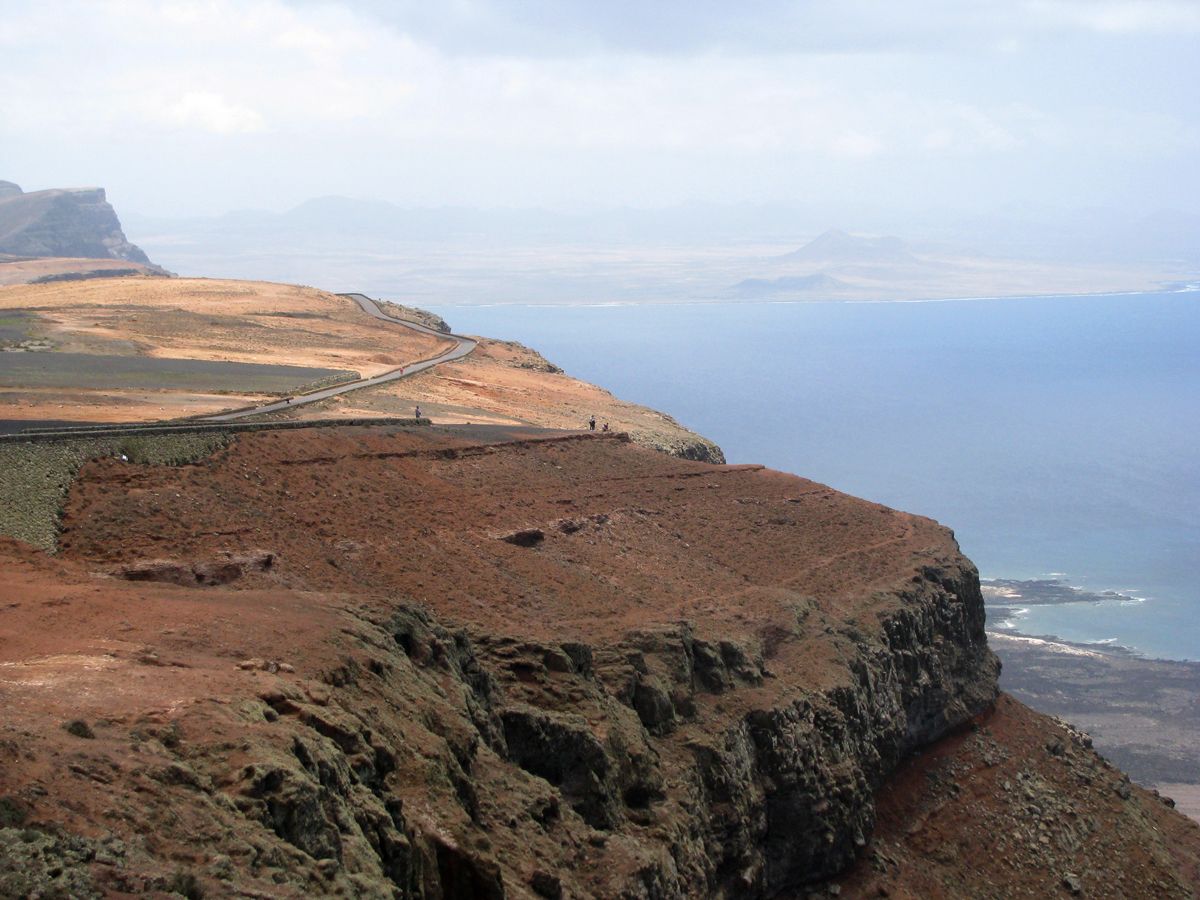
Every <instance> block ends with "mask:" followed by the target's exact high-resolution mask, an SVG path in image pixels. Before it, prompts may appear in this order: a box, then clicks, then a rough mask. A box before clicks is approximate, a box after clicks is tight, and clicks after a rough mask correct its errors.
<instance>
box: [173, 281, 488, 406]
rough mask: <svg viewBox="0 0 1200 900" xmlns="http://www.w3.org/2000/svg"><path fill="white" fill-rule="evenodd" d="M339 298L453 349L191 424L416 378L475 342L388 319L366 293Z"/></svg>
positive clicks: (461, 354) (466, 350) (464, 352)
mask: <svg viewBox="0 0 1200 900" xmlns="http://www.w3.org/2000/svg"><path fill="white" fill-rule="evenodd" d="M338 296H339V297H345V298H347V299H348V300H353V301H354V302H355V303H357V304H358V305H359V307H360V308H361V309H362V311H363V312H365V313H366V314H367V315H370V316H374V317H375V318H376V319H380V320H382V321H384V322H392V323H393V324H396V325H403V326H404V327H405V328H411V329H412V330H413V331H419V332H421V333H423V334H428V335H433V336H434V337H438V338H445V339H448V340H451V341H454V346H453V347H450V348H449V349H447V350H443V351H442V352H441V353H439V354H437V356H431V357H429V358H428V359H422V360H418V361H417V362H413V363H409V364H408V365H406V366H401V367H400V368H398V369H392V371H390V372H384V373H383V374H382V375H375V376H373V377H371V378H360V379H359V380H358V381H351V382H348V383H346V384H339V385H335V386H333V387H328V388H322V389H321V390H318V391H313V392H311V393H308V394H300V395H298V396H295V397H291V398H289V399H287V400H274V401H272V402H271V403H264V404H263V405H262V406H251V407H248V408H246V409H238V410H234V411H233V412H226V413H218V414H217V415H213V416H197V417H196V418H195V419H194V420H193V421H197V422H232V421H234V420H236V419H245V418H247V417H249V416H259V415H262V414H263V413H272V412H279V411H280V410H285V409H295V408H296V407H297V406H304V405H306V404H308V403H316V402H317V401H318V400H327V399H329V398H330V397H336V396H338V395H339V394H345V393H348V392H350V391H357V390H359V389H360V388H367V387H375V386H376V385H378V384H387V383H388V382H389V381H397V380H399V379H401V378H406V377H408V376H409V375H416V374H417V373H418V372H424V371H425V370H426V369H432V368H433V367H434V366H436V365H440V364H441V363H444V362H450V361H451V360H454V359H462V358H463V357H464V356H466V355H467V354H468V353H470V352H471V351H472V350H474V349H475V347H476V346H477V345H478V341H474V340H472V339H471V338H468V337H462V336H461V335H457V334H445V333H443V332H441V331H438V330H436V329H434V328H427V327H426V326H424V325H418V324H417V323H416V322H410V321H408V320H407V319H399V318H396V316H389V315H388V314H387V313H385V312H384V311H383V310H381V309H380V308H379V304H377V303H376V302H375V301H374V300H372V299H371V298H370V297H368V296H367V295H366V294H358V293H353V294H338Z"/></svg>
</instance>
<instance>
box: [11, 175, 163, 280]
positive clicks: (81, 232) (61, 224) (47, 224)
mask: <svg viewBox="0 0 1200 900" xmlns="http://www.w3.org/2000/svg"><path fill="white" fill-rule="evenodd" d="M0 253H3V254H9V255H12V256H24V257H84V258H96V259H123V260H128V261H129V262H136V263H145V264H149V262H150V260H149V259H148V258H147V257H146V254H145V253H143V252H142V251H141V249H140V248H138V247H136V246H134V245H133V244H131V243H130V242H129V241H128V240H127V239H126V237H125V233H124V232H123V231H122V230H121V223H120V221H119V220H118V219H117V214H116V212H115V211H114V210H113V208H112V205H111V204H109V202H108V200H107V199H106V197H105V195H104V189H103V188H73V189H55V190H47V191H34V192H32V193H28V194H26V193H24V192H22V191H21V189H20V188H19V187H18V186H17V185H15V184H13V183H12V182H0Z"/></svg>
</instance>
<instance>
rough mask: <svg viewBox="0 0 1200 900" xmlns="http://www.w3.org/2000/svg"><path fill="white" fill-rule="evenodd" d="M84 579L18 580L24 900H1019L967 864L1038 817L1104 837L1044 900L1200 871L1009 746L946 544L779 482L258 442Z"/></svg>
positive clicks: (4, 549) (163, 474) (14, 668)
mask: <svg viewBox="0 0 1200 900" xmlns="http://www.w3.org/2000/svg"><path fill="white" fill-rule="evenodd" d="M143 440H151V439H149V438H146V439H143ZM59 551H60V552H59V554H58V556H57V558H53V557H47V556H44V555H42V554H39V553H35V552H33V551H30V550H28V549H25V548H22V547H21V546H20V545H16V544H6V545H3V546H0V555H2V556H3V558H4V563H5V564H4V565H3V566H2V567H0V590H2V593H3V596H5V597H6V598H8V604H9V605H7V606H6V607H4V608H3V610H2V611H0V615H3V616H5V617H6V618H5V622H6V625H7V626H8V627H7V629H6V632H7V634H9V635H11V637H9V638H8V639H6V640H5V642H4V643H0V665H2V666H3V673H4V674H3V680H2V681H0V692H2V694H3V701H4V704H5V709H6V717H5V722H4V724H3V729H4V733H3V735H2V736H0V737H2V739H3V740H2V742H0V747H2V748H3V753H4V754H5V757H4V759H5V765H4V766H3V767H0V812H2V814H3V816H4V817H5V819H4V820H3V821H0V825H3V824H6V823H7V824H9V825H11V826H12V827H9V828H6V829H2V830H0V841H2V842H3V844H2V845H0V846H3V852H0V860H3V862H0V893H3V889H8V890H9V891H14V890H16V891H17V892H18V893H19V891H20V890H28V889H29V888H30V886H34V887H37V888H40V889H46V888H48V887H50V886H57V887H61V888H63V889H64V890H67V891H68V892H70V893H71V895H72V896H89V895H90V893H89V892H92V893H98V892H100V891H128V892H136V891H150V890H174V891H176V892H178V893H182V894H184V895H185V896H190V897H195V896H235V895H241V896H271V897H300V896H312V895H335V894H340V895H343V896H358V897H445V898H460V897H461V898H467V897H535V896H541V897H647V898H650V897H654V898H660V897H661V898H667V897H697V896H712V897H772V896H792V895H794V894H795V893H796V892H798V891H799V892H801V894H802V893H803V892H804V891H805V890H807V888H808V886H811V885H819V884H824V883H825V882H826V881H827V880H828V879H834V881H833V882H830V884H831V885H832V888H831V889H840V886H841V885H845V888H846V891H847V893H848V894H850V895H855V894H856V893H862V894H871V895H876V894H882V893H886V892H891V893H892V894H893V895H894V896H906V895H908V896H934V895H937V891H947V890H948V891H949V893H943V895H944V896H955V895H957V896H1005V895H1006V893H1005V890H1004V887H1003V882H997V881H995V880H994V879H995V877H996V876H995V872H994V866H992V865H990V864H987V865H980V866H975V865H974V864H973V862H972V861H971V860H970V859H968V858H965V857H964V856H962V855H961V854H963V853H965V850H964V849H963V848H964V847H965V846H966V844H965V843H962V842H966V841H968V840H970V841H975V842H976V844H977V845H979V852H981V853H986V852H987V851H986V846H987V840H988V838H989V837H992V838H994V837H995V836H1000V838H1001V840H1005V841H1007V840H1013V841H1017V840H1020V841H1024V840H1025V839H1026V838H1025V832H1026V829H1027V826H1028V822H1027V821H1026V820H1027V817H1028V813H1027V811H1026V804H1034V803H1036V804H1039V809H1040V811H1039V819H1042V818H1044V819H1045V820H1046V821H1051V817H1054V816H1060V815H1061V816H1062V817H1063V821H1064V823H1065V822H1066V821H1067V817H1068V810H1069V809H1070V810H1078V811H1079V815H1081V816H1082V819H1081V821H1082V822H1083V823H1084V824H1082V825H1081V826H1080V827H1079V828H1077V829H1075V830H1074V831H1071V832H1070V834H1071V835H1072V840H1073V841H1074V843H1073V844H1069V843H1062V844H1061V845H1060V843H1059V839H1060V837H1059V834H1058V832H1057V831H1051V832H1046V833H1047V834H1050V835H1052V839H1053V840H1054V841H1055V843H1054V845H1053V846H1052V847H1051V846H1050V845H1049V843H1047V845H1046V846H1045V850H1044V852H1042V855H1041V856H1038V855H1037V852H1041V851H1040V850H1039V849H1038V848H1042V847H1043V845H1042V844H1040V842H1039V841H1038V834H1036V833H1035V834H1033V835H1032V836H1031V837H1030V839H1031V840H1032V841H1033V843H1034V845H1035V847H1034V849H1033V850H1030V851H1029V852H1028V853H1026V852H1024V851H1023V850H1022V851H1021V852H1022V854H1023V855H1018V854H1017V852H1016V850H1015V849H1014V854H1013V856H1012V859H1014V860H1020V861H1021V864H1022V866H1023V867H1024V869H1023V872H1022V876H1021V877H1022V878H1024V879H1025V881H1024V882H1021V883H1022V884H1028V885H1030V886H1031V888H1030V889H1031V890H1035V891H1038V892H1039V895H1043V896H1044V895H1045V894H1047V893H1049V892H1051V891H1055V890H1063V889H1064V888H1063V887H1062V884H1063V880H1064V877H1065V874H1070V875H1071V877H1072V878H1073V879H1076V880H1077V881H1079V884H1080V885H1081V887H1080V889H1081V890H1082V889H1083V888H1084V887H1086V889H1087V891H1088V894H1089V896H1104V895H1105V894H1106V891H1107V893H1108V894H1110V895H1113V894H1114V891H1113V890H1107V889H1108V888H1109V887H1112V888H1113V889H1114V890H1115V888H1116V887H1117V886H1120V885H1128V884H1131V883H1134V882H1133V881H1131V879H1135V880H1136V879H1140V880H1141V883H1146V884H1154V885H1157V886H1158V888H1157V890H1158V893H1159V895H1161V896H1186V895H1187V893H1186V892H1187V890H1188V888H1187V885H1188V881H1187V878H1188V877H1189V873H1191V875H1192V876H1194V873H1195V863H1196V860H1197V859H1198V858H1200V852H1198V848H1200V840H1197V838H1196V834H1195V829H1194V827H1192V830H1191V831H1188V830H1187V829H1188V827H1189V826H1188V824H1187V823H1186V821H1185V820H1183V819H1182V818H1181V817H1179V816H1177V815H1175V814H1174V813H1173V812H1171V811H1170V810H1168V809H1167V808H1166V807H1165V806H1163V805H1162V804H1160V803H1158V802H1157V801H1156V800H1154V799H1153V798H1152V797H1150V795H1147V794H1144V792H1141V791H1139V790H1138V789H1137V788H1133V787H1132V786H1129V785H1128V784H1127V783H1126V782H1124V781H1123V780H1121V779H1120V777H1119V773H1113V772H1112V771H1111V770H1109V769H1106V768H1105V767H1104V766H1103V764H1102V763H1101V762H1100V761H1099V760H1098V759H1097V758H1096V757H1095V756H1094V754H1092V753H1091V751H1090V750H1088V749H1087V747H1086V746H1085V744H1084V742H1083V739H1082V738H1080V737H1079V736H1074V735H1071V734H1069V733H1068V732H1065V731H1063V730H1062V729H1061V728H1060V727H1059V726H1056V725H1053V724H1052V723H1050V722H1049V721H1048V720H1045V719H1043V718H1041V717H1038V716H1036V715H1035V714H1032V713H1029V712H1028V711H1021V710H1020V709H1019V707H1017V705H1015V704H1012V703H1011V701H1004V703H1002V704H1001V706H1000V708H999V709H998V710H997V711H995V712H993V711H992V710H993V704H994V701H995V700H996V697H997V690H996V676H997V664H996V661H995V658H994V657H993V656H992V654H991V652H990V651H989V650H988V649H987V646H986V643H985V640H984V634H983V606H982V600H981V597H980V593H979V586H978V580H977V577H976V573H975V570H974V567H973V566H972V565H971V564H970V562H969V561H967V560H966V559H965V558H963V557H962V555H961V554H960V553H959V551H958V548H957V546H956V545H955V543H954V540H953V537H952V535H951V534H950V532H948V531H947V530H946V529H944V528H942V527H941V526H939V525H937V524H936V523H934V522H932V521H930V520H928V519H923V518H920V517H917V516H911V515H907V514H904V513H900V512H897V511H895V510H890V509H887V508H885V507H882V506H878V505H876V504H872V503H868V502H865V501H861V500H856V499H854V498H850V497H846V496H845V495H842V494H839V493H837V492H836V491H833V490H831V489H829V488H826V487H824V486H822V485H818V484H814V483H812V482H809V481H805V480H803V479H800V478H796V477H793V476H787V475H783V474H780V473H776V472H771V471H769V470H765V469H762V468H761V467H756V466H718V465H710V464H705V463H696V462H689V461H686V460H681V459H676V458H672V457H669V456H666V455H664V454H661V453H654V452H651V451H649V450H645V449H642V448H638V447H636V446H633V445H631V444H630V443H628V442H627V441H626V440H624V439H622V438H621V437H619V436H616V435H595V436H593V435H574V436H570V437H546V436H544V435H541V434H539V433H538V432H536V431H534V430H528V429H526V430H522V429H519V428H509V429H494V428H493V429H481V428H478V427H473V428H460V429H452V428H447V429H436V430H435V429H420V428H418V429H413V428H409V429H404V428H396V427H375V428H351V427H346V428H315V429H306V430H302V431H294V432H289V433H282V432H275V433H269V432H264V433H257V434H243V435H239V436H237V437H236V438H234V439H232V441H231V442H230V443H229V445H228V446H227V447H226V448H225V449H223V450H219V451H217V452H216V453H215V454H214V455H212V456H210V457H207V458H198V459H197V460H193V461H192V462H190V463H186V464H183V465H178V466H158V465H148V464H132V463H125V462H122V461H120V460H118V459H113V458H107V459H100V460H96V461H93V462H91V463H88V464H86V465H85V466H84V467H83V468H82V469H81V470H80V473H79V476H78V478H77V479H76V482H75V484H74V486H73V487H72V490H71V493H70V495H69V497H68V500H67V504H66V508H65V510H64V516H63V523H62V533H61V538H60V542H59ZM98 576H99V577H98ZM83 622H86V623H87V625H86V628H81V627H79V624H80V623H83ZM972 723H973V724H974V726H975V727H976V728H978V729H979V730H978V731H971V730H970V726H971V725H972ZM1006 723H1007V724H1006ZM1012 723H1016V725H1013V724H1012ZM1018 726H1019V727H1018ZM1022 741H1024V743H1021V742H1022ZM1031 747H1032V748H1034V749H1036V750H1037V753H1033V752H1031V750H1030V748H1031ZM917 751H924V752H922V754H921V756H919V757H918V758H917V760H916V762H913V761H911V760H909V757H910V756H911V755H912V754H913V753H915V752H917ZM1039 754H1040V755H1039ZM906 760H909V761H906ZM921 765H925V769H924V770H919V771H918V772H917V774H913V767H914V766H918V767H919V766H921ZM1006 767H1008V768H1011V769H1013V770H1014V774H1012V776H1011V778H1012V779H1013V780H1014V785H1015V786H1012V787H1011V793H1010V794H1006V795H1005V796H1006V798H1008V799H1006V801H1005V802H1003V803H1001V802H998V801H996V800H995V799H994V798H992V797H991V795H990V794H985V793H984V792H983V789H982V788H981V787H980V788H979V791H980V793H979V794H978V796H976V795H975V793H974V791H975V790H976V789H977V786H978V785H980V784H982V783H983V782H984V781H985V780H986V779H988V778H991V779H993V780H995V779H997V778H998V777H1000V776H999V774H998V773H1000V772H1002V771H1004V772H1007V769H1006ZM1016 770H1019V771H1020V776H1019V779H1018V775H1017V774H1016ZM1051 770H1053V771H1051ZM929 772H933V773H934V775H933V776H930V775H929V774H928V773H929ZM1085 776H1086V782H1085ZM1003 777H1009V776H1008V775H1007V774H1006V775H1005V776H1003ZM951 783H953V784H954V788H953V790H952V789H951V787H950V785H951ZM991 789H992V788H991V787H990V786H989V787H988V790H991ZM995 789H996V790H997V791H999V790H1000V788H999V787H996V788H995ZM1006 790H1009V789H1008V788H1006ZM1009 800H1011V803H1010V802H1008V801H1009ZM956 804H959V805H956ZM1101 806H1103V807H1104V811H1103V815H1102V814H1101V812H1100V811H1099V810H1100V807H1101ZM954 816H957V817H958V818H957V819H955V818H954ZM972 817H973V818H972ZM1092 819H1094V820H1095V822H1094V823H1092V825H1091V826H1089V825H1088V824H1087V823H1089V822H1091V821H1092ZM1054 821H1058V820H1057V819H1055V820H1054ZM918 823H920V824H919V825H918ZM1181 823H1182V824H1181ZM951 825H953V827H954V828H955V829H956V830H955V831H954V832H953V833H954V834H961V835H962V842H960V843H958V844H955V845H954V846H955V847H956V849H955V850H954V852H953V854H952V855H947V854H946V853H943V849H942V847H941V845H940V844H939V843H936V842H935V843H932V844H931V843H929V842H928V841H927V840H926V839H927V837H928V835H929V834H930V833H933V832H934V831H935V829H938V828H946V829H949V828H950V827H951ZM909 826H917V827H916V828H915V830H914V829H911V828H910V827H909ZM1107 826H1111V827H1107ZM921 828H924V829H925V831H924V832H923V833H922V832H921ZM1064 828H1065V824H1064ZM1089 828H1090V830H1089ZM939 833H947V834H948V833H950V832H948V831H947V832H939ZM1064 833H1065V832H1064ZM1010 836H1011V837H1010ZM981 842H982V843H981ZM1023 846H1024V845H1023V844H1022V847H1023ZM1072 848H1073V849H1072ZM1168 848H1169V849H1168ZM1118 849H1119V850H1121V851H1122V854H1123V855H1122V854H1118V853H1117V852H1114V851H1115V850H1118ZM923 853H924V854H930V855H931V856H932V857H936V858H937V859H940V862H937V863H936V864H934V863H932V862H931V863H930V864H928V865H925V864H923V863H922V854H923ZM1130 860H1133V861H1130ZM1064 867H1066V868H1064ZM1189 867H1191V868H1189ZM6 879H7V880H6ZM989 879H991V880H989ZM1105 879H1108V880H1107V881H1106V880H1105ZM1011 883H1012V884H1016V883H1017V882H1016V881H1012V882H1011ZM1075 883H1076V882H1075V881H1072V882H1071V884H1075ZM989 884H991V893H989V891H988V885H989ZM997 885H999V887H997ZM14 886H15V888H14ZM948 886H949V887H948ZM934 889H936V890H934ZM921 890H924V891H925V892H924V893H921ZM906 892H907V893H906Z"/></svg>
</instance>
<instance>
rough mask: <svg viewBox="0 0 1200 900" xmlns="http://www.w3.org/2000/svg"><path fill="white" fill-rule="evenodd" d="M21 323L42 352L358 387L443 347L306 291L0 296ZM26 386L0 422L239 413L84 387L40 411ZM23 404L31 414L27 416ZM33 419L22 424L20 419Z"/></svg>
mask: <svg viewBox="0 0 1200 900" xmlns="http://www.w3.org/2000/svg"><path fill="white" fill-rule="evenodd" d="M5 311H7V312H9V313H10V314H11V315H10V317H12V318H14V321H16V317H17V316H18V315H21V316H24V315H26V314H28V313H32V314H34V316H35V319H34V320H33V321H27V320H25V319H24V318H22V319H21V320H20V322H19V324H20V325H21V327H22V328H23V329H24V330H25V331H26V332H27V333H28V335H29V336H30V337H33V338H36V339H37V340H38V341H39V342H40V343H39V344H38V345H37V346H38V347H39V348H40V347H41V346H43V345H45V344H48V345H49V347H50V349H49V351H46V350H40V352H54V351H61V352H69V353H85V354H98V355H101V356H112V355H143V356H152V357H160V358H182V359H191V360H211V361H227V362H244V363H259V364H287V365H292V366H307V367H315V368H323V369H337V370H351V371H354V372H358V373H359V374H360V375H362V376H364V377H367V376H371V375H376V374H379V373H381V372H386V371H389V370H391V369H393V368H396V367H398V366H401V365H404V364H405V363H408V362H413V361H415V360H418V359H423V358H425V357H428V356H431V355H434V354H436V353H438V352H439V351H440V350H442V349H444V348H445V347H447V346H449V342H447V341H443V340H441V339H439V338H434V337H430V336H427V335H423V334H420V333H418V332H414V331H409V330H407V329H403V328H397V327H389V326H384V325H382V324H381V323H379V322H378V321H377V320H375V319H372V318H371V317H370V316H368V315H366V314H365V313H363V312H362V311H361V310H360V309H359V308H358V307H357V306H356V305H355V304H354V303H353V302H352V301H350V300H347V299H344V298H341V297H337V296H335V295H332V294H328V293H325V292H323V291H317V290H314V289H312V288H303V287H294V286H287V285H276V284H261V283H249V282H229V281H210V280H205V279H160V278H155V279H142V278H121V279H112V280H100V281H86V282H70V283H63V284H48V285H22V286H13V287H6V288H3V289H0V315H2V314H3V313H4V312H5ZM26 387H27V386H26V385H10V386H8V388H7V389H5V390H2V391H0V418H27V417H36V418H54V419H71V418H79V419H83V420H88V421H113V420H127V421H140V420H149V419H157V418H165V417H170V416H172V415H185V414H190V413H194V412H208V411H215V410H216V409H221V408H231V407H237V406H243V405H246V402H247V401H248V400H250V399H253V398H257V396H261V395H256V394H254V392H253V389H252V387H251V386H248V390H247V392H246V394H234V395H231V396H230V397H229V398H228V400H227V402H223V403H222V402H220V401H217V400H215V399H214V397H213V396H212V395H208V396H205V395H204V391H203V390H199V391H197V394H199V395H200V396H196V397H193V398H187V397H180V396H178V392H177V391H176V392H175V393H176V394H177V396H175V397H163V398H161V402H156V401H157V400H159V398H156V397H153V396H151V397H150V399H149V402H148V403H147V402H146V400H147V395H146V393H145V392H144V391H129V392H121V391H113V392H109V395H110V399H109V400H108V401H105V399H104V396H103V395H102V394H100V393H99V392H96V391H92V390H89V385H88V384H87V383H86V382H83V383H81V384H80V385H79V391H78V392H75V393H73V392H63V391H59V392H58V393H57V394H56V395H55V396H54V397H52V398H46V400H47V401H48V402H46V403H42V402H40V401H41V400H42V398H41V397H39V395H38V393H37V392H36V391H28V390H25V388H26ZM31 404H32V406H31ZM31 414H32V415H31Z"/></svg>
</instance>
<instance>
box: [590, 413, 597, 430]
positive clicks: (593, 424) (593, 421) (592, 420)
mask: <svg viewBox="0 0 1200 900" xmlns="http://www.w3.org/2000/svg"><path fill="white" fill-rule="evenodd" d="M595 430H596V417H595V416H592V417H591V418H590V419H588V431H595Z"/></svg>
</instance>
